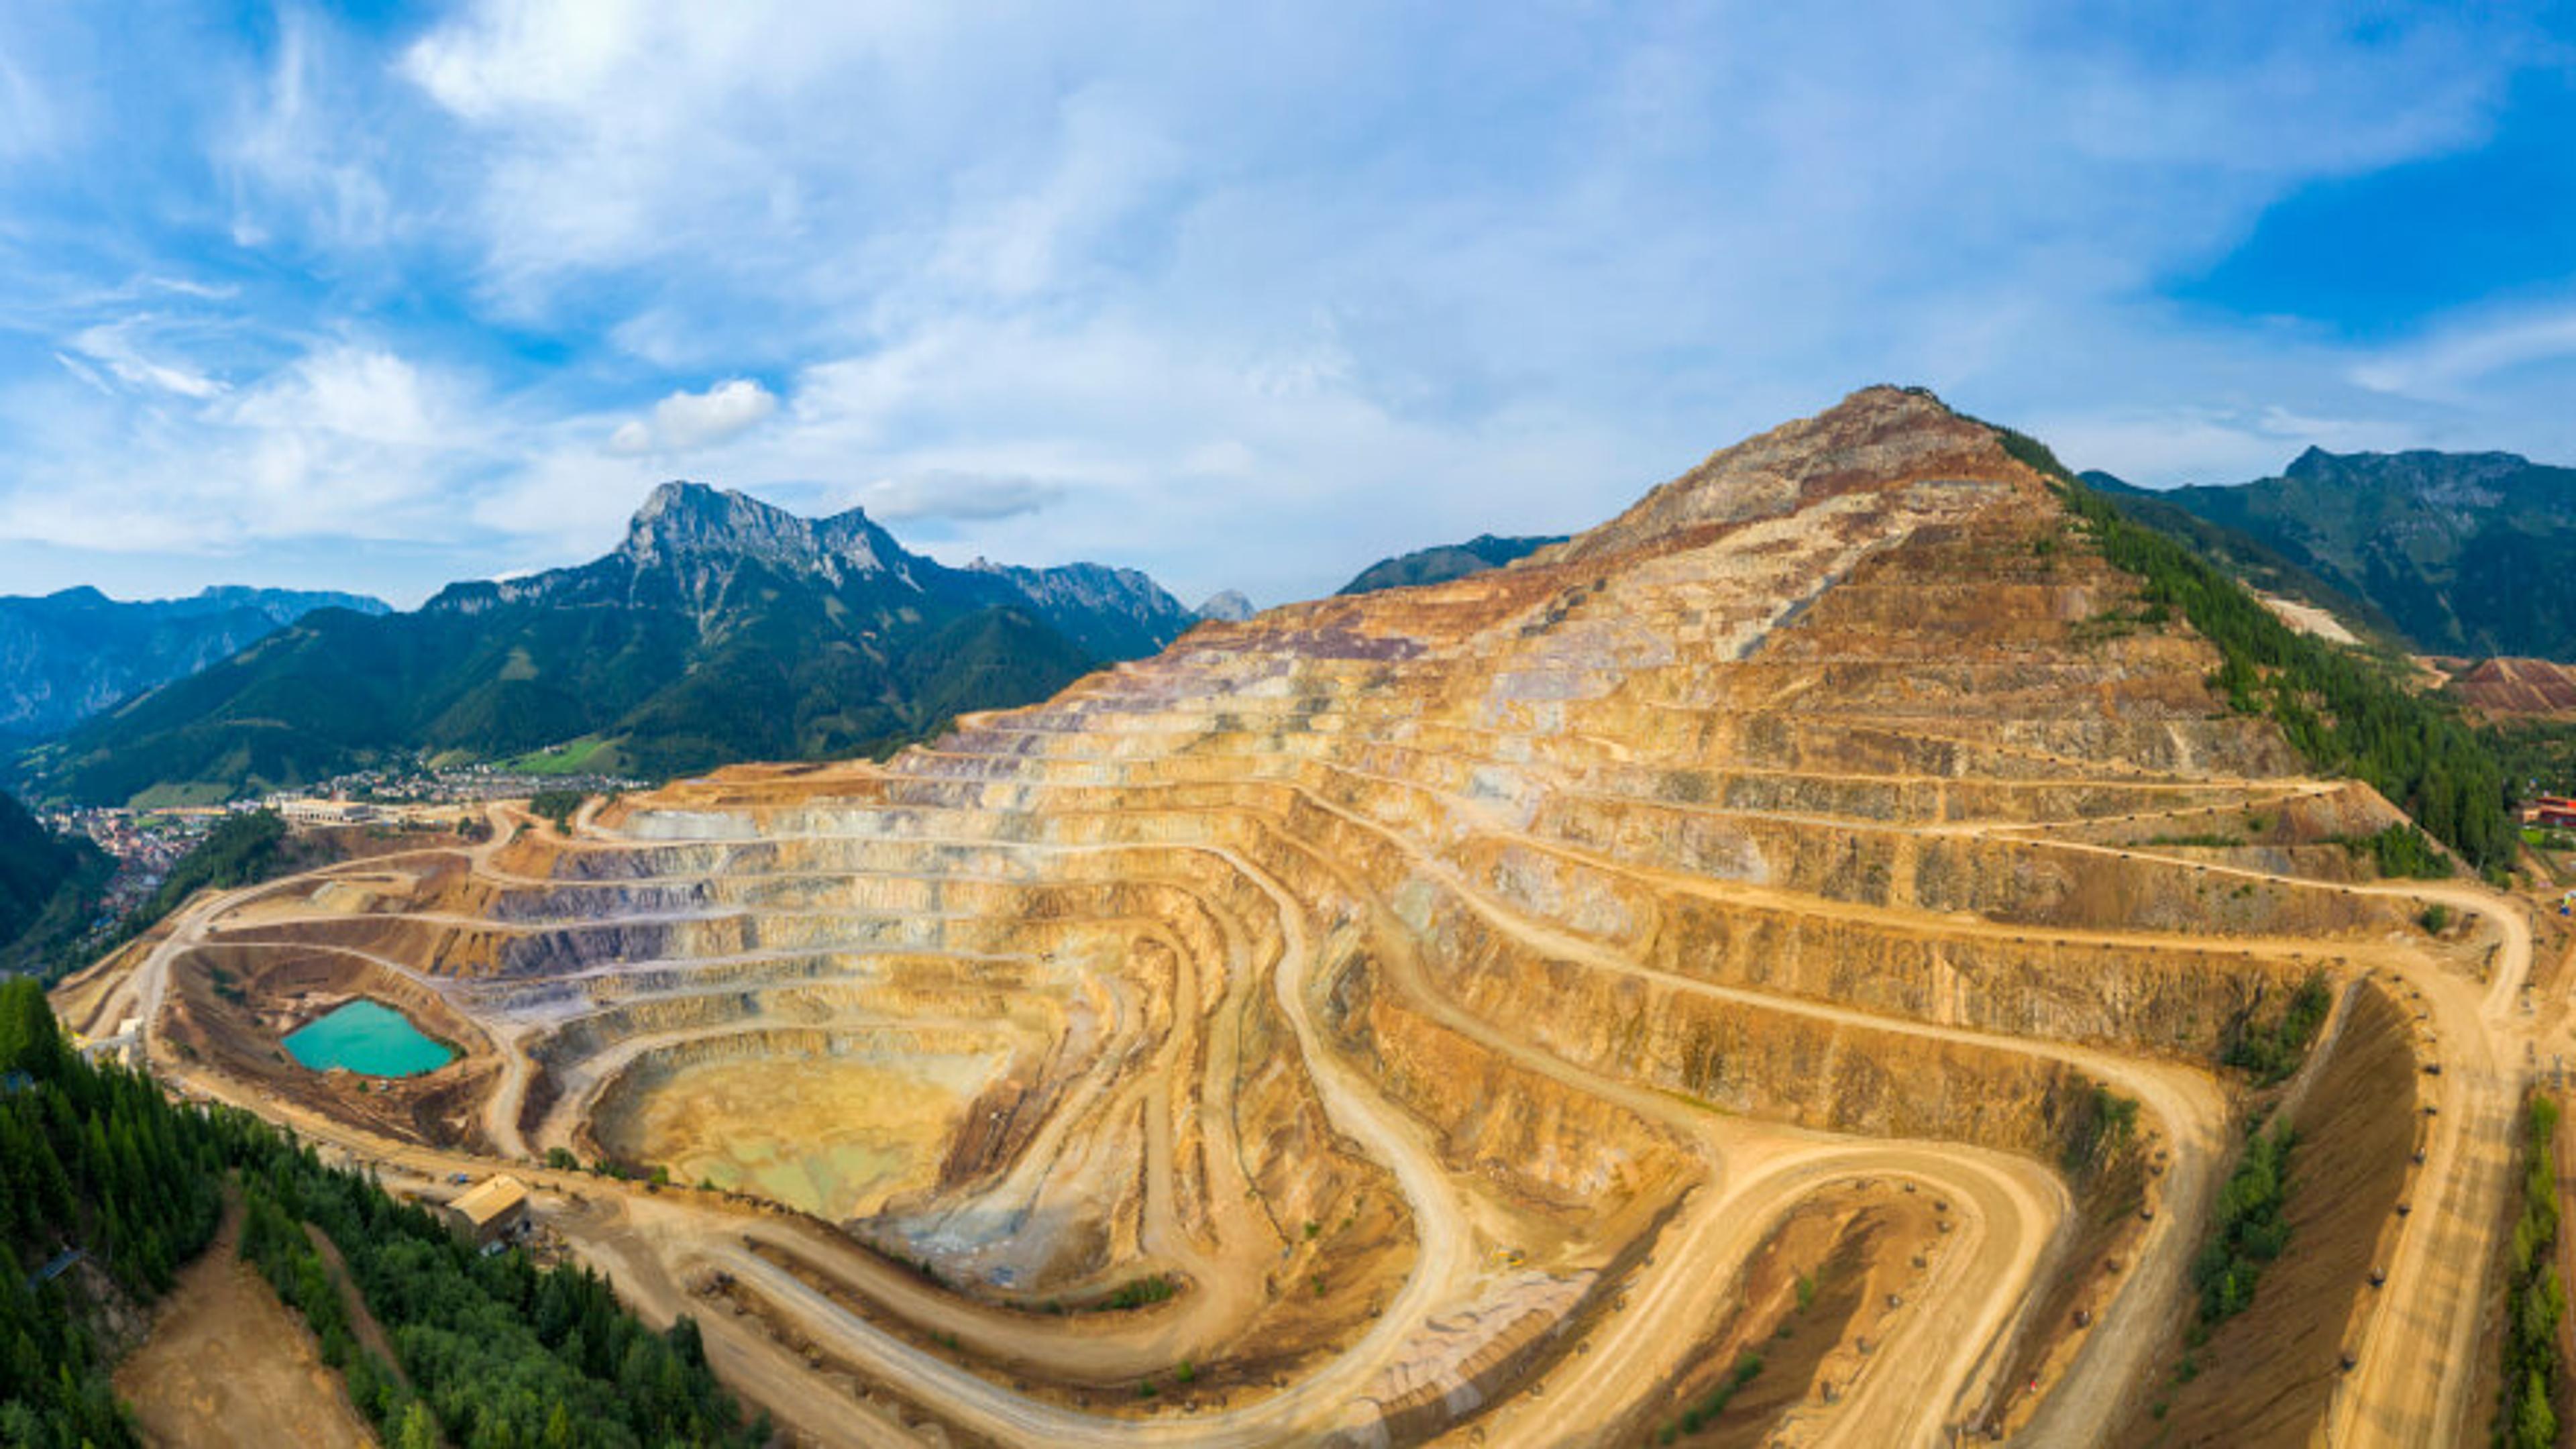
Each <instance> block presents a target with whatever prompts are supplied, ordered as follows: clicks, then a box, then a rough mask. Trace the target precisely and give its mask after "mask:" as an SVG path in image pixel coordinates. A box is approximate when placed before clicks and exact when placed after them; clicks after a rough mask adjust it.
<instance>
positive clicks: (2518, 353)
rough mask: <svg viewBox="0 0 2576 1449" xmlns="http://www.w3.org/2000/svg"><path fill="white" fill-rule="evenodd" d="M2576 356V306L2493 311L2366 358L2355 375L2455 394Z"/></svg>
mask: <svg viewBox="0 0 2576 1449" xmlns="http://www.w3.org/2000/svg"><path fill="white" fill-rule="evenodd" d="M2571 357H2576V307H2563V308H2552V309H2548V310H2544V311H2539V312H2532V313H2523V314H2519V315H2507V316H2500V317H2499V316H2490V317H2482V318H2477V319H2474V320H2470V321H2466V322H2462V323H2458V324H2455V325H2453V326H2451V327H2449V328H2446V329H2444V330H2441V331H2439V332H2436V333H2435V334H2434V335H2433V336H2431V337H2430V338H2427V339H2426V340H2424V341H2421V342H2415V343H2410V344H2407V345H2404V346H2400V347H2395V348H2391V349H2388V350H2386V351H2383V352H2379V353H2376V354H2373V355H2372V356H2369V357H2367V358H2364V359H2363V360H2362V361H2360V362H2358V363H2356V364H2355V365H2354V366H2353V368H2352V380H2353V381H2354V382H2356V383H2359V384H2360V385H2361V386H2363V387H2366V388H2369V389H2371V390H2373V391H2375V392H2384V393H2401V394H2406V395H2410V396H2418V397H2432V398H2447V397H2453V396H2456V395H2458V394H2459V393H2461V392H2462V391H2463V390H2465V389H2467V388H2469V387H2470V386H2471V385H2472V384H2476V383H2481V382H2484V381H2486V380H2488V379H2490V378H2492V377H2494V376H2495V375H2497V374H2498V373H2503V372H2509V371H2511V370H2513V369H2516V368H2520V367H2526V366H2529V365H2531V364H2533V363H2543V362H2554V361H2560V360H2564V359H2567V358H2571Z"/></svg>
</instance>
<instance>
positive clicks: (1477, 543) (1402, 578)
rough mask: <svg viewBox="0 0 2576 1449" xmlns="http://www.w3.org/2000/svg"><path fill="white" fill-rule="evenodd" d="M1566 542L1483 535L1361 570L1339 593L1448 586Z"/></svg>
mask: <svg viewBox="0 0 2576 1449" xmlns="http://www.w3.org/2000/svg"><path fill="white" fill-rule="evenodd" d="M1563 542H1565V535H1563V534H1552V535H1546V536H1541V537H1533V538H1496V537H1495V536H1494V535H1492V534H1490V533H1480V534H1478V535H1476V536H1475V537H1474V538H1471V539H1469V540H1467V541H1466V542H1465V543H1452V544H1443V545H1441V546H1440V547H1438V548H1425V549H1416V550H1415V551H1414V552H1412V553H1407V554H1398V555H1396V556H1395V557H1394V558H1382V559H1379V560H1378V561H1377V562H1376V563H1373V564H1370V565H1369V566H1368V567H1367V568H1364V569H1362V570H1360V572H1359V576H1358V577H1357V578H1354V579H1352V580H1351V581H1350V582H1349V583H1347V584H1344V585H1342V586H1341V588H1340V589H1338V590H1336V591H1335V592H1336V593H1342V594H1373V593H1376V592H1377V591H1378V590H1380V589H1409V588H1412V587H1414V586H1416V585H1418V584H1445V583H1447V582H1449V581H1450V580H1451V579H1463V578H1465V577H1467V576H1468V575H1469V574H1480V573H1483V572H1484V571H1485V570H1487V569H1498V568H1501V567H1502V566H1503V565H1505V564H1507V563H1510V562H1511V561H1512V560H1514V559H1517V558H1526V557H1528V556H1529V555H1531V554H1534V553H1536V552H1538V551H1539V550H1540V549H1543V548H1545V547H1547V546H1548V545H1549V544H1552V543H1563Z"/></svg>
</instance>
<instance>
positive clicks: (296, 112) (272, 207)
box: [215, 7, 396, 249]
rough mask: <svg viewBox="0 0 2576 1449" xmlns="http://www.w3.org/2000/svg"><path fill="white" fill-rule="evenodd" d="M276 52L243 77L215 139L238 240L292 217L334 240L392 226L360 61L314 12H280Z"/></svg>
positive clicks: (303, 230) (347, 245)
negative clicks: (232, 108) (264, 67)
mask: <svg viewBox="0 0 2576 1449" xmlns="http://www.w3.org/2000/svg"><path fill="white" fill-rule="evenodd" d="M277 27H278V32H277V46H276V54H275V57H274V59H273V61H272V62H271V64H270V65H269V67H268V70H267V72H266V73H265V74H263V75H259V76H257V77H254V78H251V79H249V80H247V81H245V83H244V85H243V87H242V93H241V95H240V96H239V97H238V98H237V100H236V102H235V114H234V116H233V118H232V119H231V121H230V123H229V124H228V125H227V126H226V127H225V128H224V131H223V133H222V136H221V139H220V140H219V141H218V142H217V145H216V147H215V161H216V163H217V165H218V167H219V169H220V170H221V171H222V173H223V174H224V175H225V176H226V177H227V178H228V179H229V181H230V183H231V189H232V205H233V212H234V215H233V219H232V232H233V236H234V240H235V242H236V243H237V244H238V245H241V246H243V247H245V248H253V249H255V248H260V247H264V246H266V245H268V244H269V243H270V241H271V240H272V239H273V238H274V236H275V234H276V232H277V230H278V227H279V226H280V225H281V224H282V223H285V222H289V221H291V222H292V223H293V225H294V229H295V232H296V233H297V235H298V236H299V238H301V237H305V236H309V237H310V238H311V239H312V240H315V241H319V242H322V243H325V244H327V245H329V246H332V247H335V248H340V249H361V248H369V247H373V246H375V245H377V244H379V243H380V242H382V241H383V240H384V239H385V238H386V237H387V236H388V235H390V234H391V233H392V231H393V229H394V226H395V215H396V207H395V203H394V198H393V194H392V192H391V191H390V190H389V189H388V188H387V186H386V183H385V180H384V178H383V177H382V176H381V175H380V174H379V171H380V169H381V168H382V166H383V165H384V161H383V157H382V156H381V154H380V150H381V147H382V146H383V145H384V144H385V140H386V138H384V137H382V136H381V135H380V134H379V132H380V124H379V118H378V117H376V116H374V115H372V114H369V110H370V103H369V101H368V100H367V99H366V91H365V89H364V87H363V85H362V84H357V83H356V82H359V81H360V78H361V77H363V76H364V74H365V71H366V66H365V64H364V62H362V61H360V60H358V59H357V58H356V57H355V56H353V55H350V54H348V53H346V48H347V46H348V44H349V43H348V42H346V41H344V40H343V39H342V38H341V37H339V36H337V35H336V34H335V33H334V32H333V31H331V30H330V29H329V28H328V26H327V25H325V24H324V23H323V22H322V21H320V20H319V19H317V18H316V17H315V16H313V15H311V14H309V13H307V12H305V11H303V10H301V9H296V8H292V7H281V8H280V10H279V11H278V12H277Z"/></svg>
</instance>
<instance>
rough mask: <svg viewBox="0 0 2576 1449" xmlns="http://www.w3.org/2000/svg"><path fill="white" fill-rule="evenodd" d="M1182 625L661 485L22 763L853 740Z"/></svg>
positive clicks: (307, 768)
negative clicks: (398, 609)
mask: <svg viewBox="0 0 2576 1449" xmlns="http://www.w3.org/2000/svg"><path fill="white" fill-rule="evenodd" d="M1005 615H1007V616H1010V617H1007V618H1005V617H998V616H1005ZM1190 622H1191V616H1190V615H1189V614H1188V612H1187V611H1186V610H1185V609H1183V608H1182V607H1181V605H1180V603H1179V602H1178V601H1177V600H1174V599H1173V598H1172V597H1171V596H1170V595H1169V594H1168V593H1165V592H1164V591H1163V590H1162V589H1161V587H1160V586H1159V585H1157V584H1155V583H1154V582H1153V581H1152V580H1151V579H1149V578H1147V577H1146V576H1144V575H1142V574H1139V573H1135V572H1134V571H1132V570H1115V569H1109V568H1106V567H1104V566H1100V565H1089V564H1076V565H1067V566H1063V567H1060V568H1056V569H1007V568H1003V567H1000V566H986V567H984V568H967V569H952V568H949V567H947V566H945V565H942V564H940V563H938V562H936V561H935V560H932V559H930V558H928V557H925V556H923V555H919V554H914V553H911V552H909V551H908V550H906V549H904V548H903V547H902V545H901V544H900V543H899V542H897V541H896V540H895V539H894V537H893V535H891V534H889V533H887V532H886V531H885V530H884V529H883V528H881V527H879V526H878V525H877V524H876V523H875V522H874V521H873V520H870V519H869V518H868V517H867V515H866V514H865V513H864V512H863V511H861V510H857V509H852V510H849V511H847V512H844V513H839V514H834V515H831V516H829V517H826V518H820V519H807V518H802V517H799V516H797V515H795V514H792V513H789V512H787V511H786V510H784V509H780V508H778V507H776V506H774V505H771V504H768V503H765V502H762V501H761V500H758V499H755V498H752V497H751V496H750V495H748V494H744V493H740V492H735V491H732V490H724V489H717V488H713V487H710V486H707V485H704V484H697V483H671V484H665V485H663V486H661V487H658V488H656V489H655V490H653V492H652V493H651V494H650V495H649V496H648V497H647V498H646V500H645V502H644V504H643V505H642V506H641V507H639V508H638V509H637V511H636V513H635V515H634V517H633V519H632V520H631V521H630V523H629V526H628V530H627V534H626V537H625V539H624V540H623V541H622V542H621V543H620V544H619V546H618V547H617V548H615V549H613V550H611V551H610V552H609V553H607V554H605V555H602V556H601V557H599V558H596V559H593V560H591V561H590V562H588V563H584V564H577V565H572V566H568V567H564V568H557V569H548V570H544V571H541V572H538V573H534V574H527V575H522V576H519V577H516V578H511V579H506V580H473V581H463V582H459V583H456V584H451V585H449V586H448V587H447V588H444V589H442V590H440V591H439V592H438V593H437V594H435V595H433V596H432V597H431V598H430V600H429V601H428V602H427V603H425V604H424V605H422V607H421V608H420V609H418V610H416V611H413V612H411V613H406V614H388V615H384V616H381V617H375V618H370V617H363V616H359V615H356V614H349V613H328V614H323V615H319V616H316V617H315V618H313V619H312V620H310V621H307V622H305V623H301V624H299V625H297V626H295V627H293V628H290V629H288V630H285V631H283V632H281V633H279V634H277V635H274V636H272V637H269V638H266V639H263V640H261V641H259V642H258V643H256V644H254V645H253V646H251V647H250V648H248V649H245V650H243V651H242V652H241V653H239V654H236V655H234V656H232V657H230V658H228V659H225V660H222V661H220V662H218V663H216V664H214V665H212V666H210V667H208V668H207V669H205V670H203V671H200V672H199V673H197V674H195V675H191V676H189V677H187V678H184V679H181V680H176V681H173V682H171V683H169V684H166V685H164V686H162V687H161V688H159V689H157V690H154V691H152V692H151V693H148V694H145V695H143V696H141V697H139V698H136V699H133V700H129V701H127V702H126V703H125V704H123V705H121V706H120V707H119V708H118V709H116V710H115V711H114V712H112V713H111V714H108V715H104V716H101V717H99V718H96V719H94V720H91V721H89V722H88V723H86V724H84V725H82V726H81V727H80V728H78V729H75V730H74V731H72V732H71V733H70V734H68V735H66V736H64V737H63V738H62V739H61V740H60V741H58V742H56V743H55V744H53V745H50V746H45V747H41V748H39V749H37V750H35V751H32V752H30V753H29V754H28V755H26V756H24V757H22V773H23V774H24V775H25V776H26V777H27V778H28V779H29V781H30V782H31V784H32V786H33V788H34V790H35V792H36V793H37V794H39V795H40V796H42V797H44V798H60V799H73V800H81V801H93V802H114V801H122V800H131V799H147V798H148V799H151V800H154V801H160V800H168V799H183V798H184V799H207V798H221V797H226V796H232V795H237V794H240V793H244V792H251V791H258V790H266V789H276V788H284V787H292V786H297V785H302V784H306V783H310V782H311V781H313V780H315V779H318V778H322V777H325V776H328V775H331V774H336V773H341V772H343V771H345V770H348V769H352V768H358V767H362V766H365V765H368V764H373V763H378V762H381V761H383V760H385V759H387V758H390V757H392V756H394V755H397V754H400V753H403V752H418V753H423V754H428V755H432V756H440V757H453V758H459V759H484V760H492V759H506V758H508V757H510V756H513V755H516V754H521V753H525V752H529V751H535V750H540V749H544V748H547V747H550V746H555V745H559V744H566V743H570V742H574V741H584V740H586V741H591V742H593V743H594V744H595V745H597V746H601V747H603V748H598V749H587V750H585V751H584V758H585V759H590V760H593V761H594V762H595V763H594V766H593V767H594V768H600V769H613V770H622V771H626V772H631V773H641V774H665V773H684V772H688V771H693V770H698V769H703V768H706V767H707V766H710V765H713V764H718V763H722V762H725V761H728V760H735V759H746V758H821V757H829V756H835V755H841V754H849V753H865V752H868V751H871V750H877V749H883V748H888V747H891V746H892V745H895V744H899V743H901V742H903V741H905V740H908V739H910V738H913V737H915V736H916V735H918V734H920V733H921V732H923V731H925V730H928V729H931V728H934V727H935V726H936V725H937V724H938V723H939V722H940V720H941V719H943V718H944V717H945V716H946V715H947V714H950V713H955V712H957V711H960V710H966V709H989V708H995V707H999V706H1004V705H1012V704H1021V703H1026V702H1027V701H1028V700H1030V699H1032V698H1037V697H1042V696H1043V695H1044V694H1047V693H1051V692H1052V691H1053V690H1054V689H1056V688H1059V687H1061V686H1062V685H1064V684H1067V683H1070V682H1071V681H1072V680H1073V679H1074V678H1076V677H1079V676H1080V675H1081V674H1083V673H1085V672H1088V671H1089V670H1090V669H1092V668H1095V667H1097V666H1098V665H1099V664H1101V663H1104V662H1109V661H1112V660H1115V659H1120V658H1127V657H1133V656H1134V655H1136V654H1139V653H1145V652H1151V650H1153V649H1157V648H1160V647H1161V646H1162V645H1163V644H1165V643H1168V642H1169V641H1170V639H1171V638H1173V637H1176V636H1177V635H1178V634H1179V633H1180V632H1181V631H1182V630H1183V629H1185V628H1186V627H1187V626H1188V624H1189V623H1190ZM933 706H935V708H932V707H933Z"/></svg>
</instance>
